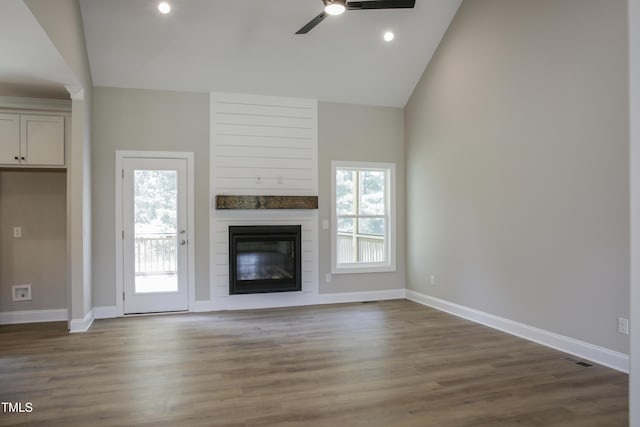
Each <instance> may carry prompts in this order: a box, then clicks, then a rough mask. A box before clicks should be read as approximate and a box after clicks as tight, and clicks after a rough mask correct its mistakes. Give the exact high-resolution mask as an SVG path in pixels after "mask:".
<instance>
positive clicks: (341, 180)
mask: <svg viewBox="0 0 640 427" xmlns="http://www.w3.org/2000/svg"><path fill="white" fill-rule="evenodd" d="M354 206H355V173H354V171H352V170H347V169H337V170H336V212H337V213H338V215H352V214H354V213H355V208H354Z"/></svg>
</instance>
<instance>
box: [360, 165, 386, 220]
mask: <svg viewBox="0 0 640 427" xmlns="http://www.w3.org/2000/svg"><path fill="white" fill-rule="evenodd" d="M359 174H360V176H359V178H360V179H359V180H360V188H359V190H360V195H359V196H360V206H359V208H360V209H359V210H360V212H359V214H360V215H384V212H385V207H384V201H385V200H384V181H385V173H384V172H383V171H360V172H359Z"/></svg>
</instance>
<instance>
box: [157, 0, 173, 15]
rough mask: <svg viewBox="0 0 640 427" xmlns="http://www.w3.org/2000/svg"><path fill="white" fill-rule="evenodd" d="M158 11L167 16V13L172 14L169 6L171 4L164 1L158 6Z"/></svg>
mask: <svg viewBox="0 0 640 427" xmlns="http://www.w3.org/2000/svg"><path fill="white" fill-rule="evenodd" d="M158 10H159V11H160V13H164V14H165V15H166V14H167V13H169V12H171V5H169V3H167V2H166V1H163V2H161V3H160V4H159V5H158Z"/></svg>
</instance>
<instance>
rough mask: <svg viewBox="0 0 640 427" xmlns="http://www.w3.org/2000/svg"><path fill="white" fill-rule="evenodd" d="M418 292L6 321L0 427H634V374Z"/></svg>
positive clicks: (1, 339) (0, 351) (0, 356)
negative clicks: (6, 409) (329, 301)
mask: <svg viewBox="0 0 640 427" xmlns="http://www.w3.org/2000/svg"><path fill="white" fill-rule="evenodd" d="M576 361H577V360H576V359H574V358H571V357H570V356H568V355H566V354H564V353H561V352H558V351H556V350H552V349H549V348H546V347H543V346H540V345H537V344H535V343H531V342H529V341H526V340H523V339H520V338H517V337H513V336H511V335H508V334H506V333H502V332H499V331H496V330H493V329H490V328H487V327H484V326H481V325H478V324H474V323H472V322H469V321H466V320H464V319H460V318H457V317H454V316H450V315H448V314H446V313H442V312H439V311H437V310H433V309H430V308H426V307H424V306H421V305H419V304H416V303H413V302H410V301H406V300H396V301H384V302H379V303H373V304H339V305H327V306H312V307H297V308H279V309H269V310H247V311H235V312H213V313H189V314H179V315H167V316H141V317H127V318H119V319H108V320H97V321H95V322H94V325H93V326H92V328H91V329H90V330H89V331H88V332H87V333H84V334H72V335H70V334H68V333H67V331H66V324H65V323H60V322H59V323H46V324H29V325H6V326H0V400H2V401H4V402H18V401H20V402H27V401H28V402H32V403H33V408H34V409H33V412H31V413H26V414H7V413H0V426H9V425H25V426H26V425H42V426H92V427H93V426H96V427H100V426H187V427H188V426H244V427H249V426H311V427H313V426H331V427H334V426H367V427H373V426H392V427H394V426H420V427H425V426H446V427H467V426H487V427H489V426H491V427H496V426H497V427H500V426H514V425H518V426H545V427H546V426H563V427H565V426H569V427H571V426H580V427H585V426H587V427H588V426H612V427H615V426H626V425H627V423H628V415H627V413H628V403H627V399H628V392H627V390H628V376H627V375H626V374H623V373H620V372H616V371H614V370H611V369H608V368H605V367H602V366H599V365H594V366H592V367H586V368H585V367H581V366H579V365H577V364H576V363H575V362H576Z"/></svg>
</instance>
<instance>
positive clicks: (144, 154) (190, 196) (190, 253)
mask: <svg viewBox="0 0 640 427" xmlns="http://www.w3.org/2000/svg"><path fill="white" fill-rule="evenodd" d="M125 158H149V159H154V158H155V159H184V160H186V161H187V210H188V218H187V223H188V224H189V226H188V227H187V241H188V242H189V244H188V245H187V258H188V260H187V261H188V266H187V282H188V293H189V311H191V310H192V309H193V307H195V305H196V303H195V301H196V285H195V247H196V245H195V212H194V210H195V203H194V199H195V189H194V183H195V181H194V176H195V174H194V154H193V152H184V151H130V150H116V167H115V174H114V175H115V181H114V186H115V201H114V206H115V214H116V227H115V242H116V244H115V246H116V247H115V251H116V294H115V298H116V305H115V307H116V310H117V313H118V316H124V303H123V300H122V295H123V293H124V283H123V280H124V278H123V265H122V264H123V263H122V256H123V255H122V172H121V171H122V162H123V160H124V159H125ZM105 313H106V314H108V313H109V312H108V311H104V310H101V312H100V314H101V315H102V314H105Z"/></svg>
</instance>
